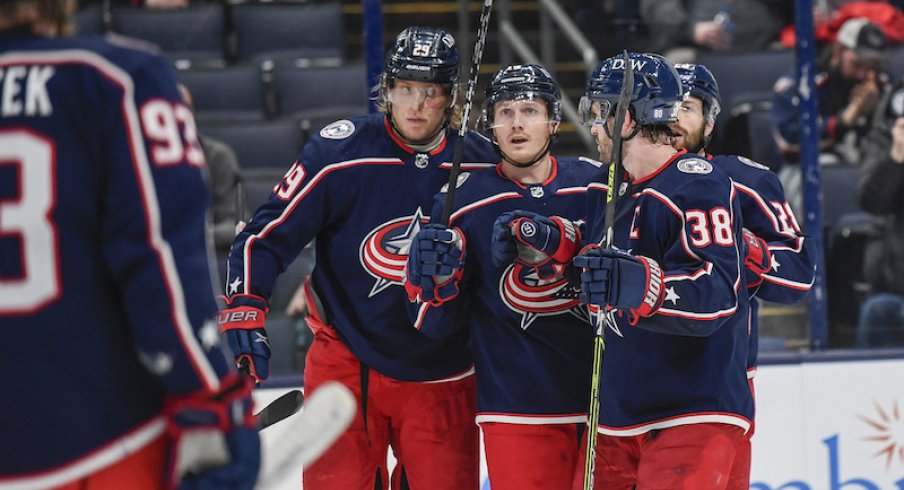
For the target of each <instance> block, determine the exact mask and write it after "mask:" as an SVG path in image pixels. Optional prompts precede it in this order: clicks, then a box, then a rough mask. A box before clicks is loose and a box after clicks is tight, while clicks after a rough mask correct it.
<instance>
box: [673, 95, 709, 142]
mask: <svg viewBox="0 0 904 490" xmlns="http://www.w3.org/2000/svg"><path fill="white" fill-rule="evenodd" d="M671 128H672V132H674V133H675V135H676V136H672V146H673V147H674V148H675V149H677V150H682V149H683V150H687V151H688V152H690V153H698V152H700V151H702V150H703V146H704V141H705V140H706V132H707V131H710V132H711V131H712V125H711V124H708V123H707V122H706V117H704V115H703V101H702V100H700V99H698V98H697V97H688V98H687V99H686V100H684V101H683V102H682V103H681V107H680V108H679V109H678V120H677V121H676V122H675V123H674V124H672V126H671Z"/></svg>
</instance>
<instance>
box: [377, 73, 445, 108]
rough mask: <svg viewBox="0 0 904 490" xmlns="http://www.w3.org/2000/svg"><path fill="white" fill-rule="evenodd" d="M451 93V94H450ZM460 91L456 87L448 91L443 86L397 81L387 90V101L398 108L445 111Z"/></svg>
mask: <svg viewBox="0 0 904 490" xmlns="http://www.w3.org/2000/svg"><path fill="white" fill-rule="evenodd" d="M450 92H451V93H450ZM457 93H458V90H457V89H456V87H455V86H451V89H450V90H448V91H447V89H446V88H444V87H443V86H442V85H438V84H430V85H424V86H415V85H413V84H411V83H404V81H401V80H397V81H396V83H394V84H392V87H388V88H387V90H386V100H387V101H388V102H389V103H391V104H395V105H398V106H406V107H419V106H421V105H423V106H424V107H427V108H430V109H443V108H446V107H448V106H450V105H452V104H454V102H455V98H456V95H457Z"/></svg>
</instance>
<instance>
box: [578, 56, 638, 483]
mask: <svg viewBox="0 0 904 490" xmlns="http://www.w3.org/2000/svg"><path fill="white" fill-rule="evenodd" d="M624 58H625V75H624V78H623V80H622V88H621V93H620V94H619V96H618V106H617V107H616V108H615V110H616V112H615V127H613V128H612V153H611V156H612V158H611V159H610V163H609V173H608V175H607V180H608V182H607V184H608V188H607V189H606V214H605V216H604V221H603V225H604V228H605V235H604V237H603V242H602V245H603V246H604V247H605V248H612V247H613V245H614V244H613V235H614V231H613V229H614V228H615V197H616V192H618V188H619V187H621V180H622V179H621V174H622V171H623V167H622V163H621V160H622V135H621V131H622V126H624V124H625V115H626V113H627V112H628V104H629V96H630V95H631V92H632V91H633V89H634V70H633V67H632V66H631V59H630V57H629V56H628V52H627V51H624ZM604 124H605V123H604ZM602 306H605V305H602ZM598 308H599V307H597V309H598ZM593 318H594V319H595V320H594V322H595V325H594V326H595V327H596V337H594V339H593V370H592V371H591V375H590V407H589V409H588V412H587V445H586V453H585V457H584V490H592V489H593V480H594V474H593V471H594V466H595V464H596V442H597V437H598V433H597V426H598V425H599V420H600V375H601V374H602V371H603V351H605V350H606V341H605V337H604V333H605V330H604V327H603V324H602V322H600V319H599V315H594V316H593ZM605 321H606V322H613V321H615V319H614V317H613V316H612V315H611V314H607V315H605ZM613 326H614V325H613Z"/></svg>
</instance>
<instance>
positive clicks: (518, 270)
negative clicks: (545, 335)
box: [499, 263, 590, 330]
mask: <svg viewBox="0 0 904 490" xmlns="http://www.w3.org/2000/svg"><path fill="white" fill-rule="evenodd" d="M499 296H500V297H501V298H502V301H503V302H504V303H505V305H506V306H508V307H509V309H511V310H512V311H514V312H516V313H521V328H522V329H524V330H527V328H528V327H530V325H531V323H533V322H534V320H536V319H537V318H539V317H541V316H553V315H560V314H562V313H569V314H571V315H574V316H576V317H578V318H580V319H582V320H584V321H587V322H589V321H590V316H589V315H588V313H587V309H586V308H585V307H584V306H583V305H582V304H581V302H580V301H578V291H577V289H575V288H574V286H572V285H570V284H568V281H566V280H565V278H564V277H562V276H557V277H555V278H553V279H540V276H539V275H537V270H536V269H535V268H533V267H529V266H525V265H523V264H517V263H515V264H512V265H510V266H508V268H507V269H505V272H503V273H502V278H501V279H500V280H499Z"/></svg>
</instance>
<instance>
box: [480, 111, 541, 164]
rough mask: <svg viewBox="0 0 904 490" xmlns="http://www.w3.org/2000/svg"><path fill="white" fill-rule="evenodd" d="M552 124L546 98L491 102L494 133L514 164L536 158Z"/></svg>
mask: <svg viewBox="0 0 904 490" xmlns="http://www.w3.org/2000/svg"><path fill="white" fill-rule="evenodd" d="M555 126H556V123H555V122H550V120H549V115H548V113H547V107H546V102H545V101H541V100H503V101H500V102H497V103H495V104H494V105H493V127H492V129H493V134H494V135H495V137H496V142H497V143H498V144H499V148H500V149H501V150H502V152H503V153H504V154H505V156H506V157H507V158H508V160H509V162H510V163H513V164H515V165H517V164H518V162H529V161H531V160H533V159H535V158H536V157H537V155H539V154H540V152H542V151H543V150H544V149H545V148H546V146H547V144H548V143H549V138H550V136H551V135H552V134H553V133H554V132H555Z"/></svg>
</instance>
